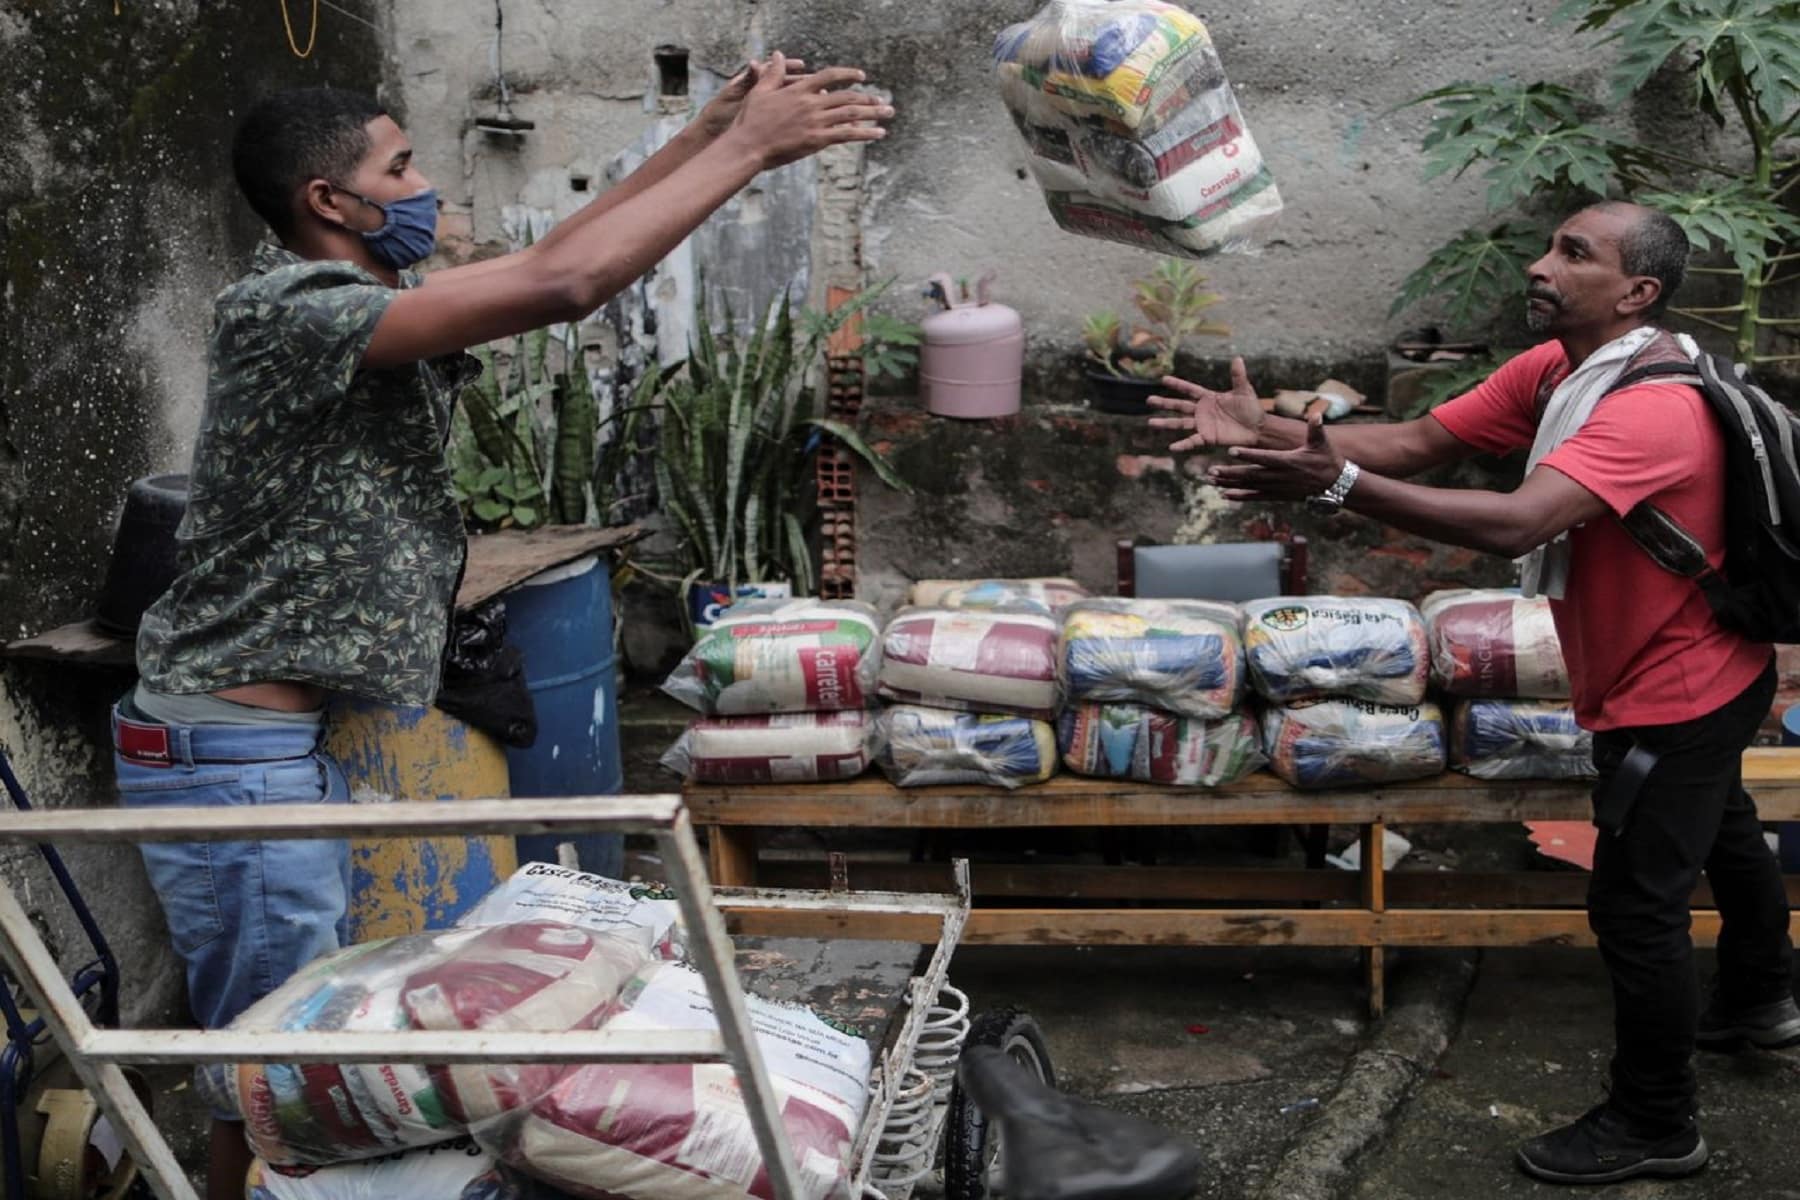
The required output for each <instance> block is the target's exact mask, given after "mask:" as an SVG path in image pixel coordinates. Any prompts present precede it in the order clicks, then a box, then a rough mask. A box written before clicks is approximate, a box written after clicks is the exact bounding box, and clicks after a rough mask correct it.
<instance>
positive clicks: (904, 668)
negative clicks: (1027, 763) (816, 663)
mask: <svg viewBox="0 0 1800 1200" xmlns="http://www.w3.org/2000/svg"><path fill="white" fill-rule="evenodd" d="M1056 638H1057V630H1056V621H1055V620H1054V619H1053V618H1051V617H1048V616H1045V615H1043V614H1041V613H1032V612H982V611H977V610H970V609H947V608H911V609H905V610H902V611H901V612H900V614H899V615H898V616H896V617H895V618H894V619H893V620H892V621H891V622H889V624H888V627H887V632H886V633H885V634H883V636H882V649H881V676H880V684H879V687H878V691H879V692H880V694H881V696H882V698H883V699H886V700H891V701H895V702H898V703H902V704H924V705H930V706H932V707H935V708H954V709H962V710H965V711H968V712H981V713H1010V714H1018V715H1020V716H1027V717H1033V718H1036V719H1038V720H1049V719H1050V718H1052V717H1054V716H1055V715H1056V711H1057V709H1058V708H1059V707H1061V699H1062V694H1061V688H1060V686H1059V684H1058V683H1057V677H1056Z"/></svg>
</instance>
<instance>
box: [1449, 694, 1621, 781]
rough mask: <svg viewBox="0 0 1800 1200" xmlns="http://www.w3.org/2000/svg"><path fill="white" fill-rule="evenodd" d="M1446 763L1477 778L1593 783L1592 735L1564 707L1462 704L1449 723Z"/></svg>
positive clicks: (1505, 702) (1531, 703)
mask: <svg viewBox="0 0 1800 1200" xmlns="http://www.w3.org/2000/svg"><path fill="white" fill-rule="evenodd" d="M1450 761H1451V762H1452V763H1453V764H1454V765H1455V766H1456V767H1457V769H1458V770H1461V771H1466V772H1468V773H1469V774H1470V775H1473V776H1475V778H1477V779H1592V778H1594V776H1595V774H1596V771H1595V770H1594V735H1593V734H1591V733H1589V732H1588V731H1587V730H1585V729H1583V728H1581V726H1579V725H1577V724H1576V723H1575V710H1574V709H1573V708H1571V707H1570V706H1569V705H1567V704H1556V703H1551V702H1546V701H1543V700H1465V701H1463V702H1462V703H1461V704H1459V705H1457V707H1456V715H1455V716H1454V717H1453V718H1451V722H1450Z"/></svg>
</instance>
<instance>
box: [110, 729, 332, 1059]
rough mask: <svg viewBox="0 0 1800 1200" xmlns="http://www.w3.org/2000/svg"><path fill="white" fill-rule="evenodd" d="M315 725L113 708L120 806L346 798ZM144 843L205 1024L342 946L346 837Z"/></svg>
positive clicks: (216, 1023) (221, 1019)
mask: <svg viewBox="0 0 1800 1200" xmlns="http://www.w3.org/2000/svg"><path fill="white" fill-rule="evenodd" d="M320 736H321V731H319V730H316V729H311V728H307V727H304V726H299V727H292V728H289V727H282V726H275V727H265V726H251V725H159V724H155V723H147V722H142V721H130V720H125V719H122V718H121V717H120V716H119V713H118V711H117V710H116V709H115V710H114V711H113V744H114V747H115V751H116V752H115V754H114V756H113V762H114V766H115V767H116V768H117V770H118V781H119V801H120V803H121V804H123V805H124V806H125V807H127V808H148V807H173V806H207V807H219V808H235V807H240V806H246V805H257V804H323V803H331V804H347V803H349V800H350V787H349V784H348V783H347V782H346V781H345V779H344V773H343V771H342V770H341V769H340V768H339V767H338V765H337V763H335V762H333V761H332V759H331V758H330V757H329V756H328V755H326V754H325V753H324V752H323V751H322V750H321V749H320V746H319V739H320ZM139 850H140V851H141V852H142V854H143V856H144V867H145V869H146V870H147V871H148V872H149V875H150V885H151V886H152V887H153V888H154V889H155V890H156V896H157V899H158V900H159V901H161V903H162V908H163V914H164V916H165V917H166V918H167V920H168V923H169V934H170V937H171V939H172V940H173V942H174V945H175V950H176V953H178V954H180V955H181V957H182V960H183V961H184V962H185V963H186V965H187V984H188V1004H189V1007H191V1008H192V1010H193V1013H194V1018H195V1020H197V1021H199V1023H200V1025H201V1026H202V1027H203V1028H206V1029H217V1028H219V1027H221V1026H224V1025H227V1024H229V1023H230V1022H231V1020H232V1018H233V1017H236V1016H237V1015H238V1014H239V1013H241V1012H243V1011H244V1009H246V1008H248V1007H250V1005H252V1004H254V1003H255V1002H256V1001H257V1000H259V999H261V998H262V997H263V996H266V995H268V994H269V993H270V992H271V991H273V990H275V988H276V987H278V986H280V985H281V984H282V983H283V982H284V981H285V980H286V979H287V978H288V977H289V976H291V975H292V974H293V973H294V972H295V971H297V970H299V969H300V968H301V967H302V966H304V965H306V964H307V963H308V962H310V961H312V960H313V959H314V958H316V957H318V956H319V955H321V954H325V953H327V952H329V951H332V950H336V949H337V948H338V947H339V946H341V945H343V944H344V942H345V940H346V937H347V924H348V920H347V918H348V910H349V900H350V843H349V842H348V841H343V840H338V841H269V842H144V843H140V845H139Z"/></svg>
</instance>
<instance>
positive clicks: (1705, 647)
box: [1432, 341, 1771, 729]
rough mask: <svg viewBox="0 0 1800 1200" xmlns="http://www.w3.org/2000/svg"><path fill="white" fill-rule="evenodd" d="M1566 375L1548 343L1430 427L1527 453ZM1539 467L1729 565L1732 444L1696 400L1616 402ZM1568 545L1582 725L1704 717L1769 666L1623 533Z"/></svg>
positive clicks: (1595, 529)
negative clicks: (1648, 517)
mask: <svg viewBox="0 0 1800 1200" xmlns="http://www.w3.org/2000/svg"><path fill="white" fill-rule="evenodd" d="M1568 370H1569V363H1568V357H1567V356H1566V355H1565V354H1564V353H1563V348H1562V343H1560V342H1555V341H1551V342H1545V343H1544V344H1543V345H1541V346H1537V347H1534V348H1533V349H1531V350H1528V351H1526V352H1525V353H1524V354H1521V355H1519V356H1518V357H1517V358H1514V359H1513V360H1512V361H1510V362H1508V363H1507V364H1506V365H1505V366H1503V367H1501V368H1500V369H1499V370H1498V371H1495V372H1494V373H1493V375H1491V376H1489V377H1488V378H1487V379H1486V380H1485V381H1483V382H1482V384H1481V385H1480V386H1479V387H1477V388H1476V389H1475V390H1474V391H1472V392H1469V393H1467V394H1466V395H1462V396H1458V397H1457V398H1456V399H1454V400H1451V401H1450V402H1448V403H1446V404H1444V405H1441V406H1440V407H1438V408H1436V409H1434V410H1433V413H1432V415H1434V416H1435V417H1437V419H1438V421H1439V422H1441V423H1442V424H1443V426H1444V428H1445V429H1448V430H1449V431H1450V432H1451V433H1452V434H1454V435H1455V436H1456V437H1457V439H1458V440H1460V441H1463V442H1467V443H1468V444H1469V445H1471V446H1473V447H1475V448H1476V449H1478V450H1483V451H1487V452H1488V453H1493V454H1505V453H1508V452H1510V451H1513V450H1524V449H1529V448H1530V446H1531V442H1532V439H1533V438H1534V437H1535V436H1536V434H1537V413H1538V408H1537V405H1538V397H1539V395H1540V394H1542V395H1544V396H1546V397H1547V396H1548V395H1549V389H1551V388H1554V387H1555V385H1556V384H1557V383H1558V382H1559V381H1560V380H1561V379H1562V378H1563V376H1565V375H1567V374H1568ZM1541 465H1543V466H1546V467H1550V468H1552V469H1553V470H1556V471H1559V472H1561V473H1562V474H1564V475H1567V476H1568V477H1569V478H1570V479H1573V480H1574V481H1575V482H1576V483H1579V484H1580V485H1581V486H1582V487H1584V488H1586V489H1587V490H1588V491H1590V492H1592V493H1593V494H1594V495H1595V496H1597V497H1599V498H1600V499H1601V500H1603V501H1604V502H1605V503H1606V505H1607V507H1608V508H1610V509H1612V511H1613V513H1614V514H1615V515H1617V516H1623V515H1624V514H1625V513H1627V512H1629V511H1630V510H1631V508H1632V507H1633V506H1634V505H1636V504H1637V503H1638V502H1639V501H1642V500H1653V501H1654V502H1655V504H1656V506H1657V507H1658V508H1660V509H1662V510H1663V511H1664V512H1666V513H1668V514H1669V515H1670V516H1671V517H1673V518H1675V520H1677V521H1679V522H1680V523H1681V524H1682V526H1683V527H1684V528H1686V529H1687V530H1688V531H1689V532H1690V533H1692V534H1693V535H1694V536H1695V537H1696V538H1698V539H1699V540H1700V544H1701V545H1702V546H1704V547H1706V557H1707V560H1708V561H1709V562H1711V563H1712V565H1713V566H1714V567H1715V568H1716V567H1718V566H1720V565H1721V564H1722V563H1723V561H1724V558H1725V484H1724V479H1725V441H1724V436H1723V434H1722V433H1721V432H1720V431H1719V429H1718V427H1717V425H1716V424H1715V423H1714V421H1713V416H1712V414H1711V412H1709V411H1708V409H1707V407H1706V400H1705V398H1704V397H1702V396H1701V395H1700V393H1699V392H1697V391H1696V390H1694V389H1693V388H1690V387H1677V386H1671V385H1669V384H1655V385H1646V386H1642V387H1632V388H1626V389H1624V390H1623V391H1619V392H1615V393H1613V394H1612V395H1610V396H1608V397H1606V398H1605V399H1604V400H1602V401H1601V402H1600V404H1599V405H1598V406H1597V407H1596V408H1595V409H1594V412H1593V415H1592V416H1590V417H1589V418H1588V420H1587V422H1586V424H1584V425H1583V426H1582V427H1581V430H1580V431H1579V432H1578V433H1576V434H1575V436H1574V437H1571V438H1570V439H1569V440H1568V441H1566V442H1564V443H1563V444H1562V445H1561V446H1558V447H1557V448H1556V449H1555V450H1554V451H1552V452H1551V453H1550V454H1549V455H1548V456H1547V457H1545V459H1544V460H1543V463H1542V464H1541ZM1569 542H1570V551H1571V553H1570V560H1571V561H1570V568H1569V582H1568V587H1567V589H1566V594H1565V595H1564V596H1563V598H1562V599H1561V600H1552V601H1551V602H1550V608H1551V612H1552V613H1553V614H1554V615H1555V618H1556V631H1557V634H1558V635H1559V636H1560V637H1561V638H1562V646H1563V654H1564V656H1565V657H1566V658H1567V659H1568V663H1569V677H1570V680H1571V682H1572V684H1573V691H1574V702H1575V716H1576V719H1577V720H1579V721H1580V722H1581V724H1582V726H1583V727H1585V728H1588V729H1619V728H1627V727H1631V726H1637V725H1666V724H1671V723H1673V722H1676V721H1687V720H1692V719H1693V718H1695V717H1699V716H1704V715H1705V714H1706V713H1709V712H1712V711H1713V710H1714V709H1716V708H1718V707H1720V706H1721V705H1723V704H1725V703H1726V702H1727V701H1729V700H1731V699H1733V698H1734V697H1736V696H1737V695H1738V693H1740V692H1742V691H1743V690H1744V689H1745V688H1747V687H1749V686H1750V684H1751V683H1752V682H1754V681H1755V679H1756V677H1757V675H1759V674H1760V673H1761V672H1762V670H1763V668H1764V667H1765V666H1766V665H1767V664H1768V661H1769V655H1770V653H1771V650H1770V647H1769V646H1767V645H1764V644H1762V643H1759V642H1753V641H1750V640H1749V639H1747V638H1745V637H1743V636H1742V635H1740V634H1737V633H1734V632H1732V631H1731V630H1729V629H1726V628H1725V627H1724V626H1722V625H1720V624H1719V622H1718V619H1717V618H1716V617H1714V616H1713V613H1712V609H1711V608H1710V607H1709V606H1708V605H1707V603H1706V598H1705V597H1704V596H1702V595H1701V594H1700V589H1699V587H1698V586H1696V585H1695V584H1694V583H1693V582H1692V581H1690V580H1687V579H1683V578H1681V577H1680V576H1678V575H1675V574H1673V573H1671V572H1669V571H1665V570H1663V569H1662V568H1661V567H1659V566H1657V565H1656V563H1655V562H1653V561H1652V560H1651V558H1650V556H1649V555H1648V554H1646V553H1644V551H1643V550H1641V549H1639V547H1638V545H1637V543H1636V542H1634V541H1632V540H1631V535H1630V534H1628V533H1626V532H1625V527H1624V526H1623V525H1621V524H1620V523H1619V522H1618V521H1616V520H1596V521H1589V522H1587V523H1586V524H1584V525H1580V526H1577V527H1576V528H1575V529H1573V530H1571V531H1570V532H1569Z"/></svg>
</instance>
